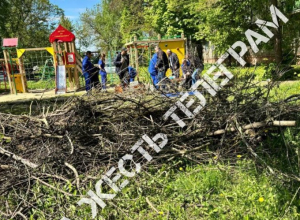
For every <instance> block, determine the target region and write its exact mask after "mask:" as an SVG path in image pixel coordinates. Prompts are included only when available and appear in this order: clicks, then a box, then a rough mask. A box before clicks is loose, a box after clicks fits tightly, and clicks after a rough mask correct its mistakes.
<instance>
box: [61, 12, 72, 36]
mask: <svg viewBox="0 0 300 220" xmlns="http://www.w3.org/2000/svg"><path fill="white" fill-rule="evenodd" d="M59 24H60V25H62V26H63V27H64V28H66V29H67V30H69V31H71V32H73V31H74V27H73V24H72V22H71V20H70V19H69V18H68V17H66V16H65V15H62V16H61V17H60V20H59Z"/></svg>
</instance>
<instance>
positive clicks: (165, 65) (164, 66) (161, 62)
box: [155, 46, 169, 89]
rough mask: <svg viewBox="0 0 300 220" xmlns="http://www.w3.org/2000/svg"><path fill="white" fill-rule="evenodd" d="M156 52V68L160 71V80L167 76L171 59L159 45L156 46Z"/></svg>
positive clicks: (158, 79)
mask: <svg viewBox="0 0 300 220" xmlns="http://www.w3.org/2000/svg"><path fill="white" fill-rule="evenodd" d="M155 52H156V53H157V61H156V65H155V68H156V69H157V72H158V74H157V82H160V81H161V80H162V79H164V78H165V77H166V72H167V70H168V69H169V60H168V57H167V54H166V53H165V52H164V51H162V50H161V49H160V48H159V47H158V46H156V47H155ZM163 89H164V86H163Z"/></svg>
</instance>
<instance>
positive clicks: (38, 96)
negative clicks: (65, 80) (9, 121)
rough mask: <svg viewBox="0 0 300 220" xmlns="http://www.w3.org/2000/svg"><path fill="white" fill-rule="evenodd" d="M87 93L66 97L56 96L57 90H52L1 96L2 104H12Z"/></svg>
mask: <svg viewBox="0 0 300 220" xmlns="http://www.w3.org/2000/svg"><path fill="white" fill-rule="evenodd" d="M85 93H86V92H85V91H80V92H76V93H75V92H69V93H67V94H64V95H55V90H50V91H46V92H34V93H18V94H17V95H11V94H0V103H12V102H21V101H31V100H42V99H50V98H54V97H66V96H72V95H79V96H80V95H83V94H85Z"/></svg>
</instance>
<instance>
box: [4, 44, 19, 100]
mask: <svg viewBox="0 0 300 220" xmlns="http://www.w3.org/2000/svg"><path fill="white" fill-rule="evenodd" d="M3 54H4V59H5V66H6V74H7V78H8V82H9V88H10V93H11V94H16V87H15V84H14V83H13V81H12V79H11V74H10V69H9V65H8V59H7V57H8V55H7V51H6V50H3Z"/></svg>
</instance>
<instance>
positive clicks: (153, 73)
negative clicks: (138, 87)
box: [148, 53, 158, 86]
mask: <svg viewBox="0 0 300 220" xmlns="http://www.w3.org/2000/svg"><path fill="white" fill-rule="evenodd" d="M156 63H157V53H155V54H154V55H153V57H152V59H151V60H150V63H149V67H148V72H149V73H150V76H151V79H152V83H153V85H154V86H156V84H157V83H158V81H157V75H158V71H157V69H156V68H155V65H156Z"/></svg>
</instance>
